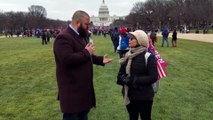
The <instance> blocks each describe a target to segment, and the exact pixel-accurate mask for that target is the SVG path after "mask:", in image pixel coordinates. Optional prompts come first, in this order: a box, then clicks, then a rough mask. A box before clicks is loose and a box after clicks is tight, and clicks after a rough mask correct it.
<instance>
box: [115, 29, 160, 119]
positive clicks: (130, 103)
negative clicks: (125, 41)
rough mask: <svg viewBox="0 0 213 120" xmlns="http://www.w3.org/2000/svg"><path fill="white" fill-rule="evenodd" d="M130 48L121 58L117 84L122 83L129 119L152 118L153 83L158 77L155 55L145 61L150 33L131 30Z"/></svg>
mask: <svg viewBox="0 0 213 120" xmlns="http://www.w3.org/2000/svg"><path fill="white" fill-rule="evenodd" d="M130 40H131V41H130V42H129V47H130V50H129V51H128V52H127V53H126V55H125V57H123V58H121V59H120V63H121V67H120V70H119V72H118V76H117V84H119V85H122V86H123V89H122V93H123V95H124V104H125V105H126V108H127V111H128V114H129V120H138V118H139V115H140V118H141V120H151V112H152V104H153V98H154V90H153V87H152V84H153V83H154V82H156V81H157V79H158V72H157V66H156V64H155V63H156V62H155V57H154V55H152V54H151V55H150V56H149V57H148V60H147V64H146V62H145V54H146V49H147V47H148V42H149V40H148V35H147V34H146V33H145V32H144V31H142V30H136V31H134V32H130Z"/></svg>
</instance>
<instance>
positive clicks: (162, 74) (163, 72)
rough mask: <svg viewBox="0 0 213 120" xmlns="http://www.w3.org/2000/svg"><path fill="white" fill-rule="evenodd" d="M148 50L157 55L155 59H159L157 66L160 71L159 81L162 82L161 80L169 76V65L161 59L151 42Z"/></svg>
mask: <svg viewBox="0 0 213 120" xmlns="http://www.w3.org/2000/svg"><path fill="white" fill-rule="evenodd" d="M148 49H149V51H150V52H151V53H152V54H154V55H155V57H156V59H157V61H156V64H157V69H158V79H159V80H160V79H161V78H164V77H166V76H167V73H166V67H167V66H168V63H167V62H166V61H165V60H163V59H162V58H161V56H160V54H159V53H158V51H157V50H156V49H155V48H154V46H153V45H152V43H151V42H149V47H148Z"/></svg>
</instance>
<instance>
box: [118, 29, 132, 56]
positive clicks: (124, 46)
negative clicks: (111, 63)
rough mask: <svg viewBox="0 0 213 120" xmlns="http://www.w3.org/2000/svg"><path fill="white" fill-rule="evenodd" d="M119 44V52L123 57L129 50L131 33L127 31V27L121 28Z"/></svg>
mask: <svg viewBox="0 0 213 120" xmlns="http://www.w3.org/2000/svg"><path fill="white" fill-rule="evenodd" d="M119 32H120V35H119V44H118V47H117V52H118V54H119V57H120V58H122V57H124V55H125V54H126V52H128V51H129V35H128V33H127V30H126V28H121V29H120V30H119Z"/></svg>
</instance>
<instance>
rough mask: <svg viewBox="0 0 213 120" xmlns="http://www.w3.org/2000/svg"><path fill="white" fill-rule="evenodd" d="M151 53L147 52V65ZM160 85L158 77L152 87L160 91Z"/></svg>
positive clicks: (155, 90)
mask: <svg viewBox="0 0 213 120" xmlns="http://www.w3.org/2000/svg"><path fill="white" fill-rule="evenodd" d="M150 55H151V53H150V52H146V53H145V65H146V66H147V62H148V58H149V56H150ZM159 87H160V80H159V79H158V80H157V81H156V82H154V83H153V84H152V88H153V90H154V92H155V93H157V92H158V90H159Z"/></svg>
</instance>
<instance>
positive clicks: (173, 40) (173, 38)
mask: <svg viewBox="0 0 213 120" xmlns="http://www.w3.org/2000/svg"><path fill="white" fill-rule="evenodd" d="M172 47H177V32H176V29H174V31H173V33H172Z"/></svg>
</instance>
